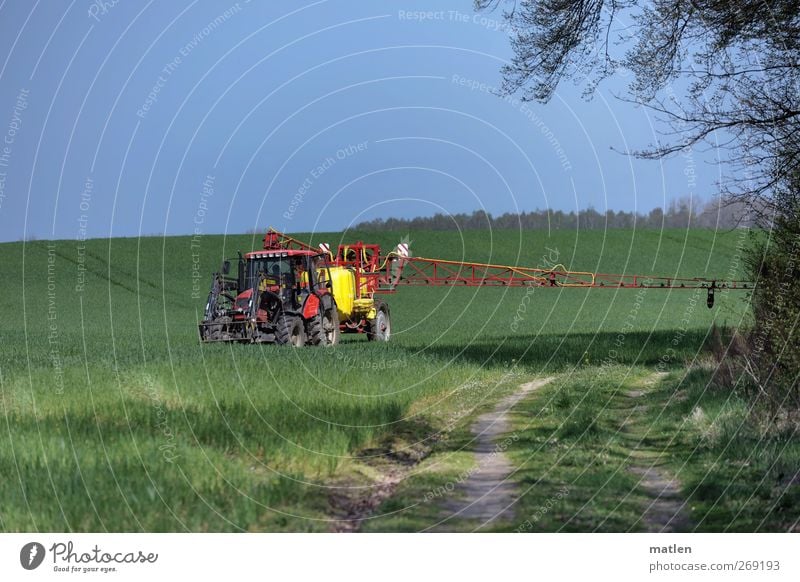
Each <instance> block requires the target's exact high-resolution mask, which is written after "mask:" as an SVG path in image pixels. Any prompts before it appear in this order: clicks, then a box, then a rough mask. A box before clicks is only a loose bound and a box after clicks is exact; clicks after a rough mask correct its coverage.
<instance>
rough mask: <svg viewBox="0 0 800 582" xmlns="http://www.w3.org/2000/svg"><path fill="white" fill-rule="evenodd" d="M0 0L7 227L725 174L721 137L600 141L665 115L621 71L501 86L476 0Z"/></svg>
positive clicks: (322, 207)
mask: <svg viewBox="0 0 800 582" xmlns="http://www.w3.org/2000/svg"><path fill="white" fill-rule="evenodd" d="M1 6H2V8H0V47H2V52H0V57H2V60H1V61H0V67H2V68H0V133H1V134H2V138H0V139H2V140H3V141H2V143H0V240H3V241H12V240H20V239H22V238H31V237H36V238H39V239H47V238H58V239H70V238H77V237H82V236H88V237H93V238H94V237H107V236H137V235H150V234H162V233H166V234H190V233H192V232H193V231H195V230H197V231H199V232H202V233H204V234H206V233H222V232H232V233H233V232H244V231H246V230H249V229H253V228H257V229H263V228H266V227H267V226H269V225H274V226H276V227H279V228H282V229H285V230H288V231H309V230H312V229H315V230H334V231H338V230H343V229H345V228H347V227H348V225H351V224H353V223H355V222H359V221H362V220H366V219H371V218H375V217H379V216H382V217H389V216H401V217H412V216H418V215H431V214H433V213H435V212H445V213H447V212H453V213H455V212H470V211H472V210H475V209H478V208H483V209H485V210H486V211H488V212H491V213H493V214H500V213H503V212H515V211H521V210H533V209H536V208H546V207H549V208H553V209H561V210H565V211H569V210H574V209H577V208H585V207H587V206H589V205H593V206H594V207H595V208H597V209H599V210H605V209H606V208H612V209H614V210H632V209H638V210H640V211H649V210H650V209H651V208H653V207H656V206H664V205H666V204H668V203H669V201H670V200H671V199H673V198H677V197H679V196H694V197H701V198H703V199H709V198H711V197H712V196H713V195H714V193H715V191H716V188H715V186H714V184H715V182H716V181H717V180H718V179H719V176H718V173H717V172H718V170H717V168H716V167H715V165H714V164H713V163H711V162H713V160H714V152H713V150H712V151H710V152H699V151H695V152H693V153H692V154H691V155H685V156H684V155H682V156H678V157H676V158H674V159H671V160H667V161H664V162H646V161H637V160H634V159H631V158H630V157H628V156H624V155H621V154H620V153H617V152H615V151H612V149H611V148H612V147H614V148H616V149H617V150H625V149H626V148H640V147H643V146H646V145H647V144H648V143H651V142H652V141H653V140H654V139H656V134H655V131H656V130H657V129H659V126H658V124H657V122H656V121H655V120H654V119H653V117H652V114H650V113H649V112H648V111H647V110H645V109H642V108H637V107H634V106H633V105H631V104H629V103H625V102H622V101H619V100H617V99H615V97H614V95H615V94H620V93H622V92H623V91H624V90H625V87H626V83H627V81H628V79H626V78H625V76H624V75H619V76H617V77H615V78H613V79H610V80H609V81H608V82H607V83H606V84H604V85H601V89H600V91H599V92H598V93H597V94H596V95H595V96H594V98H593V99H591V100H589V101H587V100H585V99H583V98H582V97H581V93H582V87H580V86H577V85H576V84H574V83H572V82H566V83H564V84H563V85H562V86H561V87H560V88H559V91H558V92H557V94H556V95H555V96H554V97H553V99H552V101H551V102H550V103H548V104H546V105H542V104H538V103H527V104H523V103H520V102H518V101H515V100H504V99H502V98H500V97H498V96H497V95H495V94H494V93H493V91H492V88H493V87H496V86H497V85H498V84H499V82H500V71H499V70H500V67H501V66H502V64H503V63H504V62H505V61H506V60H507V59H508V58H509V57H510V55H511V50H510V47H509V42H508V35H507V32H506V31H505V30H504V29H503V28H504V27H503V21H502V17H501V15H500V14H499V13H481V14H478V15H476V14H475V13H474V12H473V10H472V1H471V0H452V1H446V2H415V1H402V2H367V1H361V2H358V1H352V0H347V1H345V0H328V1H318V2H307V3H302V2H297V3H295V2H291V3H290V2H274V1H270V2H256V1H255V0H254V1H252V2H247V1H245V0H240V1H239V2H238V3H237V2H233V3H228V2H225V1H219V0H218V1H214V2H212V1H201V0H197V1H193V2H192V1H186V2H178V1H175V2H144V1H139V2H134V1H128V0H117V1H116V2H114V1H113V0H105V2H102V1H100V0H96V1H93V0H74V1H66V0H65V1H56V0H48V1H37V2H33V1H30V0H6V1H5V2H3V3H2V5H1ZM419 11H427V14H420V13H419ZM661 129H663V127H662V128H661ZM4 148H5V149H4Z"/></svg>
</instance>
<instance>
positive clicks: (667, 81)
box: [476, 0, 800, 418]
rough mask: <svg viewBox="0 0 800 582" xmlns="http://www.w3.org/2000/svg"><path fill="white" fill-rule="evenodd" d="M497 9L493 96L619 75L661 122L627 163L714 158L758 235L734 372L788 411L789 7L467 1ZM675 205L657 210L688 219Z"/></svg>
mask: <svg viewBox="0 0 800 582" xmlns="http://www.w3.org/2000/svg"><path fill="white" fill-rule="evenodd" d="M499 5H506V6H508V7H509V9H508V11H507V12H506V13H505V16H506V18H507V19H508V21H509V23H510V28H511V30H512V39H511V43H512V47H513V50H514V57H513V59H512V61H511V62H510V63H509V64H508V65H506V66H505V67H504V68H503V75H504V83H503V91H504V92H505V93H507V94H511V93H521V96H522V98H523V99H524V100H539V101H547V100H549V99H550V98H551V96H552V95H553V92H554V91H555V90H556V88H557V87H558V85H559V83H560V82H561V81H562V80H564V79H573V80H577V81H582V82H584V85H585V87H586V90H587V92H588V93H589V94H591V93H592V91H594V89H595V87H596V86H597V84H598V83H599V82H601V81H602V80H603V79H604V78H606V77H608V76H609V75H611V74H613V73H615V72H616V71H618V70H621V69H625V70H628V71H630V72H632V73H633V81H632V82H631V83H630V93H629V95H628V96H627V97H625V99H628V100H630V101H632V102H636V103H640V104H644V105H646V106H647V107H650V108H652V109H654V110H655V111H656V112H657V113H658V114H659V115H660V116H661V117H662V119H663V120H664V121H665V122H666V127H667V128H668V130H667V131H665V132H664V133H663V134H662V138H663V140H661V141H657V142H656V143H653V144H649V145H648V146H645V147H643V149H641V150H639V151H636V152H632V153H633V154H634V155H637V156H639V157H642V158H661V157H664V156H669V155H672V154H676V153H678V152H681V151H684V150H685V149H686V148H691V147H694V146H697V145H700V144H703V143H707V144H710V145H711V146H712V147H716V148H718V150H719V151H720V152H721V153H722V155H721V162H722V163H723V164H724V165H725V167H726V171H727V172H728V174H729V175H728V176H727V177H726V179H725V181H724V183H722V184H721V185H720V188H721V191H722V192H723V193H724V194H725V196H726V198H727V200H729V201H732V202H734V203H737V204H740V205H744V207H746V208H747V210H748V212H749V213H750V214H751V215H754V216H755V219H756V220H757V222H758V223H759V224H760V225H762V226H764V227H767V228H768V234H769V236H768V237H761V238H758V237H757V238H756V240H755V241H754V244H753V245H752V247H751V249H750V254H749V267H750V271H751V274H752V276H753V277H754V278H756V279H757V287H756V289H755V291H754V293H753V298H752V306H753V311H754V315H755V317H754V326H753V329H752V330H751V331H750V332H749V334H748V337H747V339H746V341H745V342H744V343H745V344H746V345H745V347H744V348H743V349H742V353H741V354H740V357H741V359H742V361H743V362H744V363H743V365H742V366H741V368H742V371H743V374H741V375H740V376H746V377H749V378H750V379H751V381H752V385H753V386H755V387H756V388H757V390H756V397H758V398H763V399H765V400H766V401H767V402H768V403H769V405H770V406H769V409H770V412H771V413H773V414H775V415H777V414H778V412H777V411H778V410H779V409H780V408H784V407H785V408H789V409H790V410H794V411H800V394H798V384H797V381H798V378H799V377H800V374H798V372H800V341H799V340H798V338H799V337H800V334H798V331H799V330H798V322H800V291H798V290H799V289H800V286H798V285H797V280H798V272H797V270H798V267H797V265H800V58H799V57H800V0H737V1H731V0H649V1H644V0H519V1H516V2H511V1H510V0H476V6H477V8H478V9H488V8H494V7H497V6H499ZM680 87H684V88H683V89H680ZM678 206H680V207H679V208H677V207H672V208H671V209H670V210H671V212H669V213H668V215H672V216H676V217H678V218H679V219H681V220H682V219H684V218H685V217H687V216H691V212H692V211H691V210H690V209H689V207H688V206H687V205H686V204H685V203H683V204H679V205H678ZM718 216H719V214H718ZM662 217H663V215H662ZM662 217H659V216H658V213H657V212H653V213H651V214H650V217H649V220H648V222H651V223H654V222H657V221H658V219H659V218H662ZM652 226H657V225H656V224H652ZM773 418H774V417H773Z"/></svg>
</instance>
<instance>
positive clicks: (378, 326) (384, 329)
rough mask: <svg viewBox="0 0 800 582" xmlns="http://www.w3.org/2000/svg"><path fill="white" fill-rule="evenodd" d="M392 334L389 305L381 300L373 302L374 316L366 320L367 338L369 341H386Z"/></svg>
mask: <svg viewBox="0 0 800 582" xmlns="http://www.w3.org/2000/svg"><path fill="white" fill-rule="evenodd" d="M391 335H392V320H391V317H390V316H389V306H388V305H386V304H385V303H384V302H383V301H377V302H376V303H375V318H374V319H368V320H367V339H368V340H370V341H378V342H388V341H389V337H390V336H391Z"/></svg>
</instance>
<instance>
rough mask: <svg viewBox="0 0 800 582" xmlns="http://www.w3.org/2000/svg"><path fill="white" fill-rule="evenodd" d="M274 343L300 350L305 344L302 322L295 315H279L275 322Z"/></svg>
mask: <svg viewBox="0 0 800 582" xmlns="http://www.w3.org/2000/svg"><path fill="white" fill-rule="evenodd" d="M275 327H276V329H275V343H278V344H280V345H290V346H292V347H295V348H302V347H303V346H304V345H305V343H306V332H305V330H304V329H303V320H302V319H300V318H299V317H297V316H296V315H279V316H278V320H277V321H276V322H275Z"/></svg>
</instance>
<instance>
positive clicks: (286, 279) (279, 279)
mask: <svg viewBox="0 0 800 582" xmlns="http://www.w3.org/2000/svg"><path fill="white" fill-rule="evenodd" d="M245 285H246V287H255V286H257V285H260V286H262V287H281V288H286V287H292V286H294V272H293V270H292V266H291V264H290V263H289V260H288V259H287V258H286V257H274V258H264V259H250V260H249V261H248V263H247V281H246V282H245Z"/></svg>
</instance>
